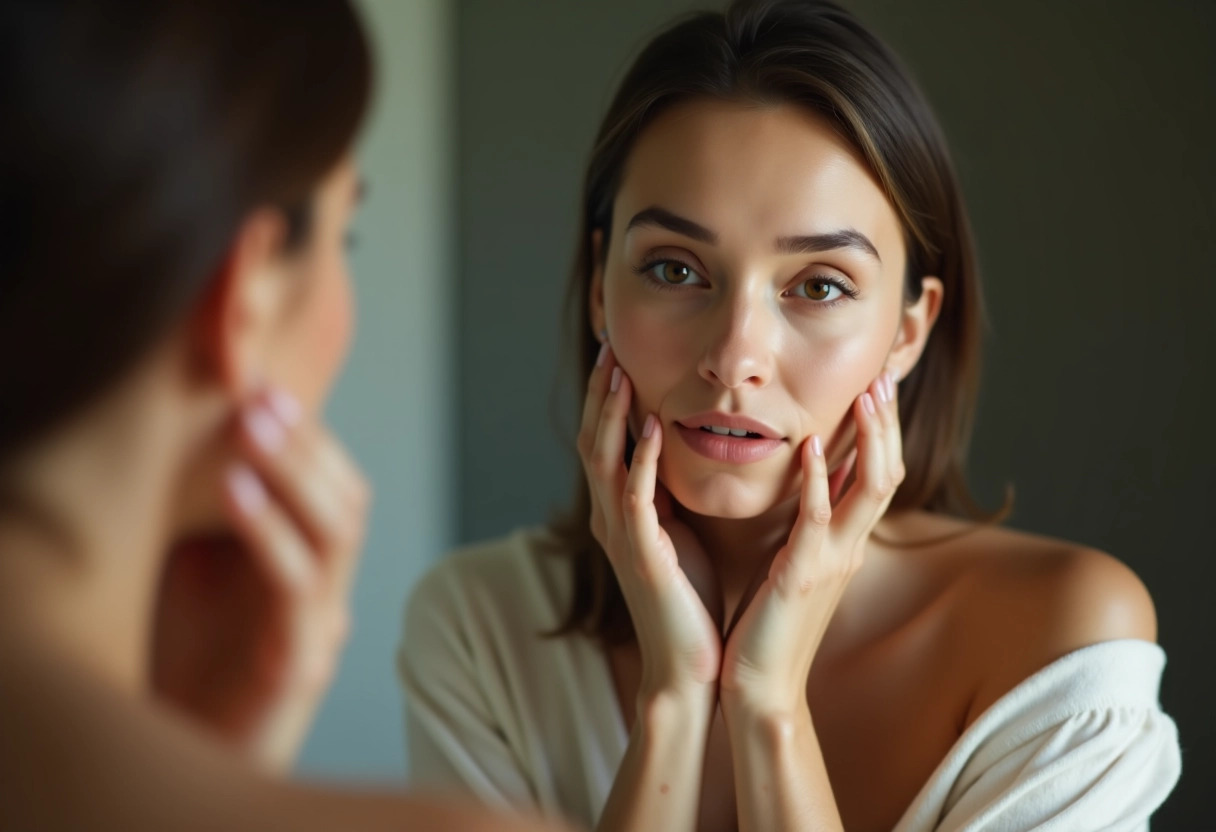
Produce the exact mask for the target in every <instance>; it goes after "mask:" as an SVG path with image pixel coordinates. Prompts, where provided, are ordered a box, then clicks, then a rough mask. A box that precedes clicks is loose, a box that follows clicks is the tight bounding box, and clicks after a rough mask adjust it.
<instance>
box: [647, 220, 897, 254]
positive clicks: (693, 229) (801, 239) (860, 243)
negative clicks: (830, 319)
mask: <svg viewBox="0 0 1216 832" xmlns="http://www.w3.org/2000/svg"><path fill="white" fill-rule="evenodd" d="M646 226H652V227H658V228H666V229H667V230H668V231H674V232H675V233H676V234H681V235H683V236H685V237H688V238H690V239H693V240H697V241H698V242H702V243H707V244H709V245H711V246H712V245H717V244H718V235H717V234H715V233H714V232H713V231H710V230H709V229H708V228H706V227H705V226H703V225H700V224H699V223H695V222H693V221H692V220H690V219H688V218H687V217H681V216H680V215H679V214H673V213H672V212H671V211H668V210H667V209H665V208H659V207H658V206H651V207H649V208H646V209H644V210H642V211H639V212H637V213H636V214H634V215H633V219H631V220H630V221H629V224H628V225H627V226H625V231H626V233H628V232H629V231H632V230H633V229H634V228H641V227H646ZM776 248H777V251H778V252H780V253H781V254H813V253H815V252H820V251H835V250H837V249H842V248H844V249H853V250H855V251H860V252H862V253H864V254H868V255H870V256H871V257H873V258H874V259H875V260H877V261H878V262H879V263H881V262H882V258H881V257H879V256H878V249H877V248H875V247H874V244H873V243H872V242H870V238H869V237H867V236H866V235H865V234H862V233H861V232H860V231H858V230H856V229H853V228H843V229H841V230H839V231H831V232H828V233H825V234H802V235H798V236H793V237H778V238H777V246H776Z"/></svg>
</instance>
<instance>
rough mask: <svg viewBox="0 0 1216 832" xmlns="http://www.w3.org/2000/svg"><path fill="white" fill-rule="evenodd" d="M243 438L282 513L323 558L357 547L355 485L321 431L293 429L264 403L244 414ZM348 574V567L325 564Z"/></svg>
mask: <svg viewBox="0 0 1216 832" xmlns="http://www.w3.org/2000/svg"><path fill="white" fill-rule="evenodd" d="M240 423H241V437H242V440H243V445H244V447H245V450H246V451H247V452H248V454H249V457H250V461H251V462H252V463H253V465H254V466H255V468H256V470H257V472H258V474H259V475H260V476H261V477H262V478H263V480H264V481H265V482H266V483H267V484H268V485H269V487H270V489H271V491H273V492H274V494H275V496H276V497H278V499H279V500H280V501H281V502H282V505H283V508H285V509H286V511H287V512H288V513H289V514H290V515H291V517H292V519H294V521H295V522H296V523H297V524H298V525H299V527H300V529H301V531H302V532H303V533H304V535H305V536H306V537H307V539H308V540H309V541H310V542H311V543H312V548H313V549H314V550H315V551H316V552H317V553H319V554H320V555H321V557H322V558H324V559H326V560H329V559H331V558H340V557H341V556H342V554H343V553H345V552H347V551H349V550H351V549H353V548H355V547H356V545H357V543H358V538H359V536H360V535H361V533H362V518H361V517H356V516H355V515H354V512H353V510H352V508H351V503H352V500H353V497H352V496H351V495H349V494H348V493H346V492H348V491H349V490H351V489H353V488H355V487H356V486H355V484H354V483H353V482H352V481H351V480H350V479H349V474H348V473H346V472H345V471H344V470H343V468H342V466H341V465H339V464H338V463H337V462H336V461H335V454H334V453H333V452H332V450H331V449H330V448H328V447H327V446H331V445H333V444H334V443H333V442H332V440H330V439H329V437H328V436H327V435H326V434H325V433H324V432H323V431H321V430H320V429H319V428H316V427H312V426H305V425H299V426H296V427H294V428H291V429H288V427H287V426H286V425H284V424H283V423H282V422H281V421H280V420H279V419H278V417H277V416H276V415H275V414H274V413H273V412H272V411H271V410H270V408H269V407H268V406H267V405H266V404H265V403H264V401H261V400H258V401H255V402H254V403H253V404H252V405H251V406H249V407H247V408H246V409H245V410H244V411H243V413H242V414H241V419H240ZM324 566H325V567H326V568H327V569H334V570H335V571H337V570H344V569H345V568H346V565H345V564H337V563H329V562H327V563H325V564H324Z"/></svg>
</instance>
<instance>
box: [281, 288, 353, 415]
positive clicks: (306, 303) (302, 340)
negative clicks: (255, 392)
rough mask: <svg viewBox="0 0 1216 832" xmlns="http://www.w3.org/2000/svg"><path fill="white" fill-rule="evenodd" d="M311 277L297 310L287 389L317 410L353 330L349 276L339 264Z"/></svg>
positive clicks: (344, 352) (344, 354)
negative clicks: (311, 282)
mask: <svg viewBox="0 0 1216 832" xmlns="http://www.w3.org/2000/svg"><path fill="white" fill-rule="evenodd" d="M312 277H313V278H314V280H315V282H314V285H313V286H312V287H310V288H311V291H310V292H309V293H308V296H307V297H306V298H304V300H303V303H302V305H301V309H300V316H299V326H297V327H295V328H294V329H295V332H294V340H295V344H294V345H293V346H295V347H296V349H295V350H294V351H293V356H294V358H293V361H292V367H291V368H290V369H289V372H288V375H290V377H291V378H292V380H293V382H294V383H292V384H291V389H293V390H294V391H295V392H296V394H297V395H299V396H300V398H301V399H302V401H303V403H304V404H305V406H306V407H307V408H308V409H309V410H311V411H316V410H319V409H320V407H321V405H322V404H323V403H324V401H325V398H326V397H327V396H328V394H329V390H330V387H332V385H333V383H334V381H335V380H336V378H337V375H338V370H339V369H340V368H341V366H342V364H343V362H344V361H345V359H346V355H347V352H348V351H349V348H350V341H351V334H352V331H353V329H354V299H353V292H352V288H351V283H350V276H349V274H348V273H347V270H346V269H345V267H344V266H342V265H340V264H339V265H337V266H331V267H330V268H328V269H326V270H325V273H323V274H314V275H313V276H312Z"/></svg>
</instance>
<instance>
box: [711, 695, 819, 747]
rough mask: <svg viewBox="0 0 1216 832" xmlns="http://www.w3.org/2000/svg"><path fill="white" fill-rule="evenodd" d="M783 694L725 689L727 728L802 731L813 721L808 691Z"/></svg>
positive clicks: (775, 732) (774, 732) (778, 732)
mask: <svg viewBox="0 0 1216 832" xmlns="http://www.w3.org/2000/svg"><path fill="white" fill-rule="evenodd" d="M800 694H801V695H799V696H797V697H793V696H789V697H781V696H773V695H771V694H768V695H763V694H759V693H752V692H749V691H738V690H736V691H725V690H724V691H722V694H721V700H720V701H721V705H722V718H723V720H724V721H725V722H726V725H727V728H728V729H729V730H731V731H734V730H736V729H738V730H740V731H744V732H748V733H751V732H761V733H763V734H766V735H772V736H780V735H785V734H788V733H790V732H795V731H801V730H804V729H806V728H808V727H809V726H810V725H811V710H810V706H809V705H808V704H807V701H806V692H805V691H800Z"/></svg>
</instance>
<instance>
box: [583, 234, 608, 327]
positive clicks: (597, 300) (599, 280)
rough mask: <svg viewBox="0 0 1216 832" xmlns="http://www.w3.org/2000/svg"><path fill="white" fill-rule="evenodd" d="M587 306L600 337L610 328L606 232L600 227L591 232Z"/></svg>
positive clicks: (592, 325) (592, 323)
mask: <svg viewBox="0 0 1216 832" xmlns="http://www.w3.org/2000/svg"><path fill="white" fill-rule="evenodd" d="M587 307H588V308H587V314H588V315H589V316H590V318H591V331H592V332H593V333H595V337H596V338H599V337H600V333H601V332H605V331H607V329H608V318H607V316H606V315H605V314H604V232H603V230H602V229H599V228H597V229H595V230H594V231H592V232H591V291H590V292H589V293H588V295H587ZM601 340H602V339H601Z"/></svg>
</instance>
